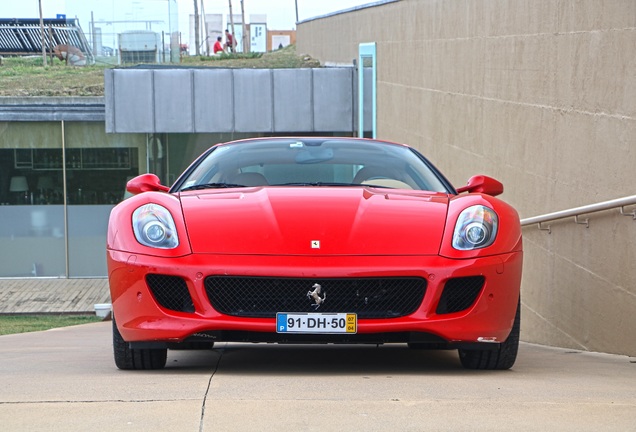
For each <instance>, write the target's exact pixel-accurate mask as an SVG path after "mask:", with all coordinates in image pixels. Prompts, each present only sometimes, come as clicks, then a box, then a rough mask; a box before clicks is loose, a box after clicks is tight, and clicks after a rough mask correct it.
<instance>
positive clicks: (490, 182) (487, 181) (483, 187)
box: [457, 175, 504, 196]
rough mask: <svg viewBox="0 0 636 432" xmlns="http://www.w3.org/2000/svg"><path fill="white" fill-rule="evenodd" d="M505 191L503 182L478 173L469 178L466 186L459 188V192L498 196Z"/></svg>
mask: <svg viewBox="0 0 636 432" xmlns="http://www.w3.org/2000/svg"><path fill="white" fill-rule="evenodd" d="M503 191H504V187H503V184H502V183H501V182H499V181H497V180H495V179H494V178H492V177H488V176H485V175H476V176H472V177H471V178H470V179H468V183H466V186H463V187H460V188H457V193H462V192H475V193H483V194H486V195H491V196H497V195H501V194H502V193H503Z"/></svg>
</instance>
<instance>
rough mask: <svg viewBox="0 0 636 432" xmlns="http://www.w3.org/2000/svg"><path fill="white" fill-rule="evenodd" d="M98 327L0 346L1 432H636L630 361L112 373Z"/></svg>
mask: <svg viewBox="0 0 636 432" xmlns="http://www.w3.org/2000/svg"><path fill="white" fill-rule="evenodd" d="M110 325H111V323H110V322H101V323H96V324H88V325H83V326H76V327H67V328H61V329H55V330H49V331H46V332H35V333H26V334H17V335H7V336H0V358H1V359H2V361H1V362H0V386H1V387H0V388H1V390H0V425H1V426H0V429H1V430H3V431H5V430H6V431H27V430H28V431H80V430H81V431H87V430H109V431H123V430H125V431H168V430H170V431H175V430H178V431H271V430H282V431H305V430H307V431H339V432H341V431H357V430H365V431H428V430H434V431H445V430H454V431H456V430H459V431H474V430H484V431H486V430H487V431H491V430H527V431H535V430H536V431H538V430H541V431H544V430H559V431H587V430H589V431H598V430H604V431H605V430H613V431H636V390H635V389H636V359H634V358H629V357H625V356H617V355H609V354H598V353H588V352H580V351H575V350H566V349H559V348H550V347H544V346H539V345H531V344H526V343H522V344H521V349H520V353H519V358H518V360H517V363H516V364H515V366H514V368H513V369H512V370H510V371H467V370H464V369H462V368H461V366H460V365H459V361H458V360H457V353H456V352H455V351H411V350H408V349H407V348H406V347H405V345H386V346H381V347H379V348H376V347H375V346H334V345H322V346H306V345H301V346H298V345H255V344H219V346H218V348H217V349H215V350H211V351H169V353H168V366H167V368H166V369H165V370H161V371H146V372H144V371H120V370H117V369H116V368H115V365H114V362H113V358H112V346H111V333H110Z"/></svg>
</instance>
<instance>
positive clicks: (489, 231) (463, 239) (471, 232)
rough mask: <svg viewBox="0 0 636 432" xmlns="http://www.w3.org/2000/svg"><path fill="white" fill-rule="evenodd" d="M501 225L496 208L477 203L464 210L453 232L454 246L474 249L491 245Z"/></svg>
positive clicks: (462, 248) (460, 248) (461, 248)
mask: <svg viewBox="0 0 636 432" xmlns="http://www.w3.org/2000/svg"><path fill="white" fill-rule="evenodd" d="M498 225H499V222H498V218H497V214H496V213H495V211H494V210H492V209H490V208H488V207H484V206H481V205H476V206H472V207H468V208H467V209H465V210H464V211H462V212H461V213H460V215H459V218H457V224H456V225H455V231H454V232H453V247H454V248H455V249H459V250H472V249H479V248H483V247H486V246H490V245H491V244H492V243H493V242H494V241H495V237H497V226H498Z"/></svg>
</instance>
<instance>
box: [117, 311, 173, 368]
mask: <svg viewBox="0 0 636 432" xmlns="http://www.w3.org/2000/svg"><path fill="white" fill-rule="evenodd" d="M113 353H114V355H115V365H116V366H117V367H118V368H119V369H135V370H148V369H163V368H164V367H165V366H166V359H167V357H168V350H167V349H166V348H158V349H133V348H130V345H129V344H128V342H126V341H125V340H124V339H123V338H122V337H121V333H119V329H118V328H117V324H116V323H115V319H114V318H113Z"/></svg>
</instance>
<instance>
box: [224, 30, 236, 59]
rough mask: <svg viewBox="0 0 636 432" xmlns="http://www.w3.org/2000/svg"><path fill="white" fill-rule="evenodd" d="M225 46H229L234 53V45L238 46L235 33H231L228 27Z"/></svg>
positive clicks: (229, 49)
mask: <svg viewBox="0 0 636 432" xmlns="http://www.w3.org/2000/svg"><path fill="white" fill-rule="evenodd" d="M225 46H226V47H227V51H228V52H232V53H233V52H234V47H235V46H236V42H235V40H234V35H233V34H231V33H230V31H229V30H228V29H225Z"/></svg>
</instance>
